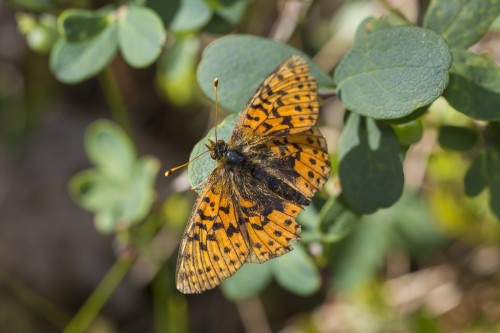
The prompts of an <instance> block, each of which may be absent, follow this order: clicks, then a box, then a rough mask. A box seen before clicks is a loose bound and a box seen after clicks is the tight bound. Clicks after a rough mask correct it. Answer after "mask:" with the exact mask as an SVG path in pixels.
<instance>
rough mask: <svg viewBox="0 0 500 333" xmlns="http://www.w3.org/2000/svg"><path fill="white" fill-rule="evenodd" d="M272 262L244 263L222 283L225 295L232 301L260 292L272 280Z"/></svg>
mask: <svg viewBox="0 0 500 333" xmlns="http://www.w3.org/2000/svg"><path fill="white" fill-rule="evenodd" d="M270 263H271V261H268V262H265V263H263V264H260V265H257V264H246V265H243V266H242V267H241V268H240V269H239V270H238V271H237V272H236V274H234V275H233V276H232V277H230V278H229V279H227V280H225V281H224V282H222V284H221V285H220V287H221V290H222V292H223V293H224V296H226V298H228V299H229V300H231V301H240V300H243V299H246V298H249V297H252V296H255V295H257V294H258V293H260V292H261V291H262V290H263V289H264V288H265V287H266V286H267V285H268V284H269V282H271V278H272V273H271V266H270Z"/></svg>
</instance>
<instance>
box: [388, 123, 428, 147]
mask: <svg viewBox="0 0 500 333" xmlns="http://www.w3.org/2000/svg"><path fill="white" fill-rule="evenodd" d="M392 129H393V130H394V133H396V135H397V137H398V140H399V142H400V143H401V146H403V147H409V146H411V145H412V144H415V143H417V142H419V141H420V139H422V136H423V134H424V127H423V125H422V121H421V120H420V119H416V120H411V121H409V122H407V123H401V124H394V125H392Z"/></svg>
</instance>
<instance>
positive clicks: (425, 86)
mask: <svg viewBox="0 0 500 333" xmlns="http://www.w3.org/2000/svg"><path fill="white" fill-rule="evenodd" d="M450 65H451V55H450V52H449V50H448V47H447V46H446V43H445V42H444V40H443V39H442V38H441V37H439V36H438V35H436V34H435V33H434V32H432V31H430V30H425V29H422V28H418V27H414V26H402V27H395V28H386V29H382V30H377V31H374V32H373V33H370V34H368V35H367V36H366V37H364V38H362V39H361V40H359V41H356V43H355V44H354V47H353V49H352V50H351V51H350V52H348V53H347V54H346V55H345V56H344V58H343V59H342V61H341V62H340V64H339V65H338V66H337V68H336V70H335V82H336V83H337V84H338V93H339V97H340V99H341V100H342V103H343V104H344V105H345V106H346V108H347V109H349V110H351V111H353V112H356V113H358V114H360V115H364V116H369V117H373V118H376V119H394V118H401V117H405V116H407V115H409V114H410V113H412V112H413V111H414V110H416V109H418V108H420V107H423V106H425V105H428V104H430V103H431V102H433V101H434V100H435V99H437V98H438V97H439V96H440V95H441V93H442V92H443V90H444V88H445V87H446V84H447V83H448V68H449V67H450Z"/></svg>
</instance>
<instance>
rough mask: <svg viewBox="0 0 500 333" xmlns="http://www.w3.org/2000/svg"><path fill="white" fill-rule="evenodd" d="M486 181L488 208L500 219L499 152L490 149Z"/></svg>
mask: <svg viewBox="0 0 500 333" xmlns="http://www.w3.org/2000/svg"><path fill="white" fill-rule="evenodd" d="M487 161H488V176H487V179H488V183H489V187H490V209H491V211H492V212H493V214H495V216H496V217H497V219H499V220H500V153H499V152H497V151H490V152H489V154H488V159H487Z"/></svg>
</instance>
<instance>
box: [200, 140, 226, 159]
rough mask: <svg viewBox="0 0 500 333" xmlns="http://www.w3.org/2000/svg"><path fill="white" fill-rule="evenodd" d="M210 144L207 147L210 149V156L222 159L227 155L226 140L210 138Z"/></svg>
mask: <svg viewBox="0 0 500 333" xmlns="http://www.w3.org/2000/svg"><path fill="white" fill-rule="evenodd" d="M208 142H209V143H208V144H206V145H205V147H207V148H208V150H209V151H210V157H212V159H214V160H216V161H220V160H221V159H223V158H224V157H225V156H226V153H227V143H226V142H225V141H224V140H217V141H213V140H210V139H208Z"/></svg>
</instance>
